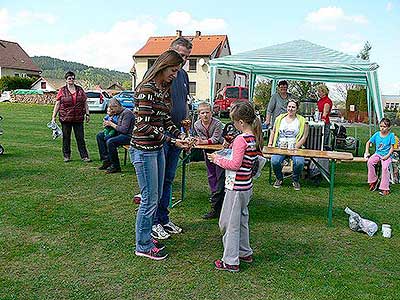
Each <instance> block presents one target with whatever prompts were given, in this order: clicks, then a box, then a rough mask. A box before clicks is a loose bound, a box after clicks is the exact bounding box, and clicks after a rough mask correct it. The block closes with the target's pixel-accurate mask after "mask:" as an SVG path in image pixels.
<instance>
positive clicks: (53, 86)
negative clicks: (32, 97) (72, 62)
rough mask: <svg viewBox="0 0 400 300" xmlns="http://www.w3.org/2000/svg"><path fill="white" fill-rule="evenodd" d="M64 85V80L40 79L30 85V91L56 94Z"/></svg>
mask: <svg viewBox="0 0 400 300" xmlns="http://www.w3.org/2000/svg"><path fill="white" fill-rule="evenodd" d="M77 84H78V83H77ZM64 85H65V80H64V79H54V78H44V77H40V78H39V79H38V80H36V81H35V82H34V83H32V85H31V90H42V91H44V92H56V91H58V90H59V89H60V88H61V87H63V86H64Z"/></svg>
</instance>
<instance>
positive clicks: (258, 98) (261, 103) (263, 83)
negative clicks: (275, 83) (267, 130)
mask: <svg viewBox="0 0 400 300" xmlns="http://www.w3.org/2000/svg"><path fill="white" fill-rule="evenodd" d="M271 87H272V83H271V81H270V80H266V79H263V80H260V81H258V82H257V84H256V86H255V88H254V97H253V98H254V104H255V105H256V106H258V107H259V109H260V110H261V111H262V112H263V111H265V109H266V108H267V105H268V102H269V99H270V98H271Z"/></svg>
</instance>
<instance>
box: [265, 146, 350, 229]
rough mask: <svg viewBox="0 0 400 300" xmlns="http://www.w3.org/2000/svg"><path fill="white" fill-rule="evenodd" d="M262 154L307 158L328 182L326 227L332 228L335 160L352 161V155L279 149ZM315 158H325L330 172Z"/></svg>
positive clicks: (269, 149)
mask: <svg viewBox="0 0 400 300" xmlns="http://www.w3.org/2000/svg"><path fill="white" fill-rule="evenodd" d="M263 154H267V155H274V154H278V155H285V156H302V157H307V158H309V159H310V160H311V161H312V162H314V164H315V165H316V166H317V167H318V169H319V170H320V172H321V174H322V176H323V177H324V178H325V179H326V180H327V181H328V182H329V201H328V226H332V211H333V189H334V184H335V170H336V161H337V160H344V161H346V160H349V161H351V160H353V154H351V153H349V152H337V151H322V150H309V149H293V150H289V149H280V148H276V147H266V146H265V147H264V148H263ZM316 158H325V159H328V160H329V163H330V168H329V170H330V172H328V171H326V170H325V169H324V168H323V167H322V166H321V165H320V164H319V163H318V161H316V160H315V159H316Z"/></svg>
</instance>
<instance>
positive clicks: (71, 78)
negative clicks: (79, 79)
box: [67, 77, 75, 80]
mask: <svg viewBox="0 0 400 300" xmlns="http://www.w3.org/2000/svg"><path fill="white" fill-rule="evenodd" d="M67 80H75V77H67Z"/></svg>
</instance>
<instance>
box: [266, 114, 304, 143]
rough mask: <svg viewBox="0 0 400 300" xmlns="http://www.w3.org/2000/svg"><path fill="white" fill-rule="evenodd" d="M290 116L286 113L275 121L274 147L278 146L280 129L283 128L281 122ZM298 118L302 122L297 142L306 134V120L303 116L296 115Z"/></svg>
mask: <svg viewBox="0 0 400 300" xmlns="http://www.w3.org/2000/svg"><path fill="white" fill-rule="evenodd" d="M287 115H288V113H284V114H281V115H279V116H278V117H277V118H276V119H275V131H276V132H275V135H274V142H273V143H272V147H275V146H276V142H277V141H278V136H279V127H280V126H281V121H282V119H283V118H284V117H286V116H287ZM296 118H297V119H298V120H299V122H300V128H299V133H298V134H297V135H296V142H298V141H299V140H300V139H301V138H302V137H303V134H304V127H305V125H306V119H305V118H304V117H303V116H300V115H298V114H296Z"/></svg>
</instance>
